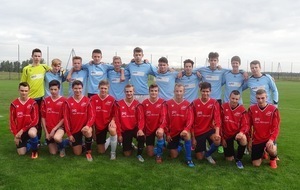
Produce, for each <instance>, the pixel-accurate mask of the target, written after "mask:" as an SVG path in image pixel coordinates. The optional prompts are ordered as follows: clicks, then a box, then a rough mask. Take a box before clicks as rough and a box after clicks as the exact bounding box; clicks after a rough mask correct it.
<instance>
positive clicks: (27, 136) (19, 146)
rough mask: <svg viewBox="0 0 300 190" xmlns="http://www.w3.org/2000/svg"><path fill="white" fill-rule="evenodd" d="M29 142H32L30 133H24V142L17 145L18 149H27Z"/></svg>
mask: <svg viewBox="0 0 300 190" xmlns="http://www.w3.org/2000/svg"><path fill="white" fill-rule="evenodd" d="M28 140H30V136H29V135H28V131H26V132H23V134H22V136H21V141H22V142H19V144H18V145H17V148H23V147H27V142H28Z"/></svg>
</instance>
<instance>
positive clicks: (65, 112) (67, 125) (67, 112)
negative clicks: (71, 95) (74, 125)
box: [63, 102, 72, 137]
mask: <svg viewBox="0 0 300 190" xmlns="http://www.w3.org/2000/svg"><path fill="white" fill-rule="evenodd" d="M63 116H64V127H65V130H66V133H67V135H68V136H69V137H70V136H71V135H72V134H71V129H70V108H69V106H68V103H67V102H65V103H64V105H63Z"/></svg>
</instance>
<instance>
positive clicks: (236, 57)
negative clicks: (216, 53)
mask: <svg viewBox="0 0 300 190" xmlns="http://www.w3.org/2000/svg"><path fill="white" fill-rule="evenodd" d="M233 61H237V62H239V63H240V64H241V58H240V57H239V56H237V55H236V56H233V57H232V58H231V62H233Z"/></svg>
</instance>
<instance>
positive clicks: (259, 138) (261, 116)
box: [248, 89, 280, 169]
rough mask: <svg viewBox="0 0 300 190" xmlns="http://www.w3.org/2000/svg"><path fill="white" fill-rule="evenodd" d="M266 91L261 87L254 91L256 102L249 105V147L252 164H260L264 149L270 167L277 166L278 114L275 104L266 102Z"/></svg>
mask: <svg viewBox="0 0 300 190" xmlns="http://www.w3.org/2000/svg"><path fill="white" fill-rule="evenodd" d="M267 98H268V97H267V92H266V91H265V90H263V89H259V90H257V91H256V100H257V104H255V105H252V106H250V107H249V110H248V114H249V119H250V127H251V129H252V133H251V134H250V137H251V139H250V142H249V149H250V150H251V148H252V153H251V159H252V164H253V166H260V165H261V163H262V156H263V153H264V150H266V152H267V153H269V155H270V167H271V168H274V169H275V168H277V163H276V157H277V146H276V142H275V141H276V139H277V137H278V134H279V125H280V115H279V111H278V109H277V108H276V106H274V105H271V104H268V103H267Z"/></svg>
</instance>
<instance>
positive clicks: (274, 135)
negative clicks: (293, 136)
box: [270, 109, 280, 141]
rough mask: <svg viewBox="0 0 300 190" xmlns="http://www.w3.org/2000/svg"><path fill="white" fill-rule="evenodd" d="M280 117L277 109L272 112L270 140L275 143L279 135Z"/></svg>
mask: <svg viewBox="0 0 300 190" xmlns="http://www.w3.org/2000/svg"><path fill="white" fill-rule="evenodd" d="M279 125H280V115H279V112H278V109H276V110H275V111H274V114H273V121H272V131H271V138H270V140H272V141H275V140H276V139H277V137H278V135H279Z"/></svg>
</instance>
